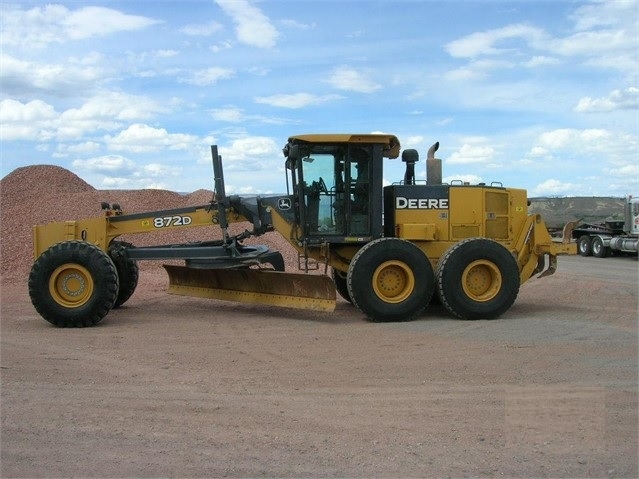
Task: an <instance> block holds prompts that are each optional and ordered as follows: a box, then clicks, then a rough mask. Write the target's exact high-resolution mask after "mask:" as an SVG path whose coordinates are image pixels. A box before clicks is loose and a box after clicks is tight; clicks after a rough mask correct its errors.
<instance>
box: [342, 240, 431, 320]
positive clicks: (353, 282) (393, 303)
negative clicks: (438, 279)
mask: <svg viewBox="0 0 639 479" xmlns="http://www.w3.org/2000/svg"><path fill="white" fill-rule="evenodd" d="M434 279H435V278H434V274H433V268H432V266H431V264H430V261H428V258H427V257H426V255H425V254H424V252H423V251H422V250H421V249H419V248H418V247H417V246H415V245H414V244H413V243H410V242H408V241H405V240H401V239H399V238H380V239H377V240H374V241H371V242H370V243H368V244H367V245H365V246H363V247H362V248H361V249H360V250H359V251H358V252H357V253H356V254H355V256H354V257H353V259H352V261H351V264H350V266H349V268H348V275H347V284H348V292H349V295H350V297H351V299H352V300H353V304H354V305H355V306H357V307H358V308H359V310H360V311H362V312H363V313H364V314H365V315H366V316H367V317H368V319H369V320H371V321H374V322H382V321H410V320H412V319H414V318H415V317H416V316H418V315H419V314H420V313H421V312H422V311H423V310H424V309H425V308H426V306H427V305H428V303H429V302H430V299H431V297H432V295H433V291H434V289H435V283H434Z"/></svg>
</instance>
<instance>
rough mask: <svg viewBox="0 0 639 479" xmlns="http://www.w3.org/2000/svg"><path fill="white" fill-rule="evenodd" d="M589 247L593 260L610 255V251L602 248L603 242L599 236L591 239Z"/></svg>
mask: <svg viewBox="0 0 639 479" xmlns="http://www.w3.org/2000/svg"><path fill="white" fill-rule="evenodd" d="M590 247H591V250H592V255H593V256H594V257H595V258H605V257H606V256H608V253H610V250H609V249H608V248H606V247H605V246H604V242H603V240H602V239H601V238H600V237H599V236H595V237H593V238H592V242H591V243H590Z"/></svg>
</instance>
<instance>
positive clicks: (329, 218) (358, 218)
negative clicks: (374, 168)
mask: <svg viewBox="0 0 639 479" xmlns="http://www.w3.org/2000/svg"><path fill="white" fill-rule="evenodd" d="M306 153H307V154H306V156H305V157H303V158H302V162H301V165H302V178H303V188H304V198H305V206H306V224H307V225H308V230H307V231H308V233H309V234H310V235H343V236H346V235H366V234H369V223H370V221H369V209H368V193H369V185H370V176H369V165H370V159H371V149H370V147H369V146H366V145H364V146H360V145H358V146H348V145H344V144H340V145H312V147H311V148H310V150H307V152H306Z"/></svg>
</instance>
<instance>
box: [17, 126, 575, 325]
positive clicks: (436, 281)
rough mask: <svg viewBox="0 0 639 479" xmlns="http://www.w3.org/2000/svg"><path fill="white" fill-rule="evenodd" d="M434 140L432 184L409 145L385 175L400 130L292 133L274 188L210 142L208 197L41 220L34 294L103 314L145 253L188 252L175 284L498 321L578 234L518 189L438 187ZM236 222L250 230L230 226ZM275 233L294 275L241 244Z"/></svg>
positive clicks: (236, 295)
mask: <svg viewBox="0 0 639 479" xmlns="http://www.w3.org/2000/svg"><path fill="white" fill-rule="evenodd" d="M438 145H439V144H438V143H435V144H434V145H433V146H432V147H431V148H430V149H429V151H428V155H427V160H426V165H427V168H426V169H427V175H426V176H427V179H426V181H423V180H422V181H419V180H416V179H415V164H416V163H417V162H418V161H419V154H418V152H417V151H416V150H413V149H407V150H404V151H403V152H402V155H401V158H402V161H404V162H405V163H406V166H405V174H404V178H403V179H402V180H400V181H398V182H396V183H393V184H391V185H388V186H384V185H383V182H384V181H383V163H384V161H385V159H389V160H392V159H396V158H398V157H399V156H400V143H399V140H398V139H397V138H396V137H395V136H393V135H387V134H309V135H298V136H292V137H290V138H289V139H288V142H287V143H286V145H285V146H284V149H283V153H284V158H285V160H284V161H285V168H286V190H287V192H286V193H285V194H279V195H265V196H238V195H227V194H226V192H225V185H224V175H223V168H222V158H221V157H220V156H219V154H218V149H217V146H212V147H211V153H212V161H213V174H214V197H213V199H212V200H211V202H210V203H209V204H205V205H202V206H197V207H187V208H179V209H168V210H162V211H153V212H142V213H139V212H138V213H135V212H134V213H127V214H125V213H124V212H123V211H122V209H121V208H120V206H119V205H109V204H104V205H103V208H104V211H105V214H104V215H102V216H99V217H96V218H90V219H85V220H77V221H64V222H57V223H49V224H46V225H39V226H34V253H35V262H34V264H33V266H32V269H31V273H30V275H29V294H30V297H31V301H32V303H33V305H34V307H35V309H36V310H37V311H38V313H40V315H41V316H42V317H43V318H44V319H45V320H47V321H49V322H50V323H52V324H54V325H56V326H64V327H69V326H73V327H81V326H90V325H95V324H97V323H98V322H99V321H101V320H102V319H103V318H104V317H105V316H106V315H107V313H108V312H109V311H110V310H111V309H112V308H117V307H119V306H121V305H122V304H124V303H125V302H126V301H127V300H128V299H129V298H130V296H131V295H132V294H133V292H134V290H135V288H136V286H137V282H138V261H142V260H165V261H166V260H179V261H178V262H177V263H179V264H166V265H164V267H165V268H166V270H167V272H168V275H169V287H168V292H169V293H173V294H180V295H187V296H195V297H206V298H215V299H221V300H228V301H240V302H252V303H264V304H269V305H274V306H282V307H293V308H303V309H314V310H320V311H332V310H333V309H334V307H335V303H336V291H337V292H338V293H339V294H340V295H341V296H342V297H343V298H344V299H346V300H347V301H349V302H350V303H352V304H353V305H354V306H355V307H357V308H358V309H359V310H360V311H361V312H362V313H363V314H364V315H365V316H366V317H367V318H368V319H369V320H371V321H376V322H379V321H408V320H412V319H414V318H416V317H418V316H419V315H420V314H422V312H423V311H424V310H425V309H426V308H427V307H428V306H429V304H431V303H432V302H434V300H435V299H436V298H437V299H438V300H439V301H441V304H443V306H444V307H445V308H446V310H448V311H449V312H450V314H452V315H453V316H455V317H459V318H464V319H491V318H496V317H498V316H500V315H501V314H503V313H504V312H505V311H507V310H508V309H509V308H510V306H511V305H512V304H513V302H514V301H515V299H516V297H517V294H518V292H519V288H520V285H521V284H523V283H525V282H526V281H527V280H528V279H530V278H531V277H532V276H533V275H536V274H539V276H540V277H543V276H547V275H549V274H553V273H554V272H555V270H556V267H557V255H561V254H576V245H575V244H572V243H570V237H571V235H570V233H569V232H564V238H565V240H564V242H562V243H558V242H553V241H552V239H551V237H550V235H549V234H548V231H547V229H546V226H545V224H544V222H543V220H542V218H541V217H540V216H539V215H537V214H535V215H528V211H527V207H528V199H527V194H526V191H525V190H523V189H515V188H506V187H504V186H503V185H502V184H501V183H491V184H489V185H488V184H478V185H470V184H468V183H464V182H461V181H453V182H451V184H443V183H442V179H441V160H440V159H437V158H435V152H436V151H437V148H438ZM235 222H248V223H249V224H250V227H249V228H247V229H246V230H245V231H244V232H243V233H241V234H236V235H231V234H229V224H230V223H235ZM198 226H208V227H209V228H213V229H214V230H215V231H214V232H215V234H213V235H210V236H209V237H208V239H206V240H203V241H199V242H195V243H194V242H189V243H184V244H168V245H159V246H144V247H136V246H134V245H133V244H131V243H129V242H125V241H122V240H120V239H119V237H120V236H122V235H127V238H128V236H129V235H133V234H141V233H147V232H155V231H167V230H176V229H182V228H193V227H198ZM270 231H276V232H278V233H279V234H280V235H281V236H282V237H284V238H285V239H286V240H288V242H289V243H290V244H291V245H292V246H293V248H295V250H296V251H297V254H298V257H299V263H298V266H299V271H298V272H286V271H284V270H285V264H284V260H283V257H282V254H281V253H280V252H278V251H273V250H271V249H270V248H269V247H267V246H260V245H257V246H255V245H253V246H249V245H245V244H244V240H245V239H247V238H248V237H251V236H260V235H262V234H264V233H267V232H270ZM220 236H221V238H220ZM546 258H548V265H547V268H546ZM169 262H170V263H176V262H175V261H169ZM182 262H183V264H182ZM322 268H323V270H322ZM312 269H319V271H315V272H314V273H316V274H308V273H309V272H310V271H311V270H312Z"/></svg>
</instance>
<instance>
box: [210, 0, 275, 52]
mask: <svg viewBox="0 0 639 479" xmlns="http://www.w3.org/2000/svg"><path fill="white" fill-rule="evenodd" d="M215 3H217V5H218V6H219V7H220V8H221V9H222V10H223V11H224V13H226V14H227V15H229V16H230V17H231V18H232V19H233V21H234V22H235V32H236V34H237V39H238V40H239V41H240V42H241V43H245V44H246V45H250V46H253V47H258V48H272V47H274V46H275V43H276V42H277V38H278V36H279V33H278V32H277V29H276V28H275V27H274V26H273V25H272V24H271V22H270V21H269V19H268V17H267V16H266V15H264V13H262V11H261V10H260V9H259V8H257V7H256V6H255V5H252V4H251V3H250V2H248V1H247V0H216V2H215Z"/></svg>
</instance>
